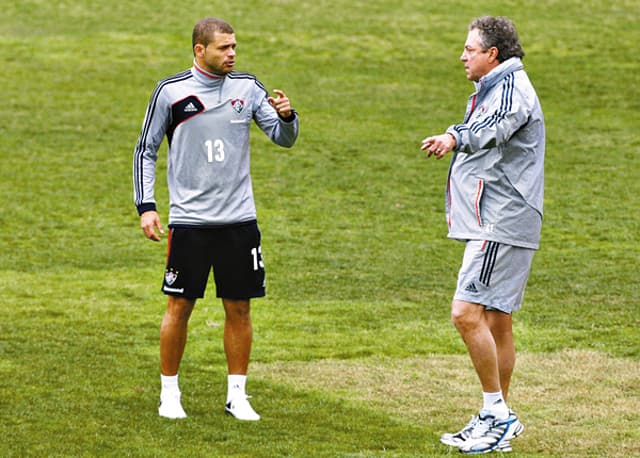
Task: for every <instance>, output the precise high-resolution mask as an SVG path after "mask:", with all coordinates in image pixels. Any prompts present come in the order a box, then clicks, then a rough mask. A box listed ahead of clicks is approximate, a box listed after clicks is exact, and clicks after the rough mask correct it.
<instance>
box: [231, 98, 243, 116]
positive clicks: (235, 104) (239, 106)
mask: <svg viewBox="0 0 640 458" xmlns="http://www.w3.org/2000/svg"><path fill="white" fill-rule="evenodd" d="M231 107H232V108H233V109H234V110H236V113H242V110H244V100H242V99H233V100H232V101H231Z"/></svg>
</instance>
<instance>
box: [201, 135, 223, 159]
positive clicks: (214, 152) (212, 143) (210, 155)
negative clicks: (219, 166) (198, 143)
mask: <svg viewBox="0 0 640 458" xmlns="http://www.w3.org/2000/svg"><path fill="white" fill-rule="evenodd" d="M204 145H205V146H206V147H207V161H208V162H214V161H215V162H222V161H224V143H223V142H222V140H220V139H216V140H207V141H206V142H204Z"/></svg>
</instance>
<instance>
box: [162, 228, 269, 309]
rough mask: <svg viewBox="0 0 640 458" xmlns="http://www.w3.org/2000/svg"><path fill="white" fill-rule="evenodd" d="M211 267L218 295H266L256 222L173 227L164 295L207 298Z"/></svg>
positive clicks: (235, 296)
mask: <svg viewBox="0 0 640 458" xmlns="http://www.w3.org/2000/svg"><path fill="white" fill-rule="evenodd" d="M212 267H213V277H214V280H215V283H216V296H217V297H221V298H225V299H250V298H252V297H262V296H264V295H265V271H264V262H263V260H262V251H261V249H260V230H259V229H258V224H257V222H256V221H250V222H247V223H240V224H235V225H229V226H222V227H204V228H184V227H172V228H170V230H169V248H168V254H167V268H166V270H165V273H164V280H163V283H162V291H163V292H164V293H165V294H169V295H172V296H181V297H188V298H192V299H196V298H200V297H204V292H205V289H206V287H207V280H208V277H209V272H210V271H211V268H212Z"/></svg>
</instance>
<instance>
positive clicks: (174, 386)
mask: <svg viewBox="0 0 640 458" xmlns="http://www.w3.org/2000/svg"><path fill="white" fill-rule="evenodd" d="M160 383H161V385H162V390H161V391H160V397H162V395H163V394H165V395H166V394H170V393H180V388H179V387H178V374H176V375H162V374H160Z"/></svg>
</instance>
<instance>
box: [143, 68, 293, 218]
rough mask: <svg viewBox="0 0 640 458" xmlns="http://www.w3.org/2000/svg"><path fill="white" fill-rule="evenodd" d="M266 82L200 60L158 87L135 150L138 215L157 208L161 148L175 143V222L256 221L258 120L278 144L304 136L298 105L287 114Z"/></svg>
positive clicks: (170, 175) (171, 156)
mask: <svg viewBox="0 0 640 458" xmlns="http://www.w3.org/2000/svg"><path fill="white" fill-rule="evenodd" d="M267 97H268V93H267V91H266V90H265V88H264V86H263V85H262V84H261V83H260V82H259V81H258V80H257V79H256V78H255V76H253V75H251V74H248V73H238V72H231V73H228V74H226V75H224V76H223V75H215V74H211V73H208V72H206V71H205V70H203V69H202V68H200V67H199V66H198V65H197V64H195V62H194V66H193V67H192V68H191V69H189V70H186V71H183V72H181V73H178V74H176V75H174V76H171V77H169V78H165V79H164V80H162V81H160V82H159V83H158V85H157V86H156V88H155V90H154V91H153V94H152V95H151V99H150V101H149V105H148V107H147V111H146V114H145V117H144V122H143V124H142V132H141V133H140V138H139V139H138V143H137V145H136V148H135V150H134V160H133V189H134V202H135V205H136V207H137V209H138V213H139V214H142V213H144V212H145V211H148V210H155V209H156V201H155V198H154V184H155V170H156V161H157V159H158V149H159V147H160V145H161V143H162V141H163V139H164V137H165V135H166V137H167V142H168V145H169V150H168V158H167V163H168V170H167V181H168V186H169V201H170V209H169V225H170V226H172V227H175V226H198V227H199V226H220V225H228V224H235V223H241V222H245V221H250V220H255V219H256V209H255V202H254V199H253V189H252V185H251V177H250V174H249V173H250V164H249V163H250V146H249V131H250V127H251V121H252V120H253V121H255V123H256V124H257V125H258V127H259V128H260V129H261V130H262V131H263V132H264V133H265V134H266V135H267V136H268V137H269V138H270V139H271V140H272V141H273V142H274V143H276V144H278V145H280V146H284V147H291V146H293V144H294V143H295V141H296V138H297V136H298V128H299V118H298V116H297V114H296V113H295V111H294V112H293V114H292V116H291V117H290V119H286V120H285V119H282V118H281V117H280V116H278V113H277V112H276V110H275V109H274V108H273V107H272V106H271V105H270V104H269V102H268V101H267Z"/></svg>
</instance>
